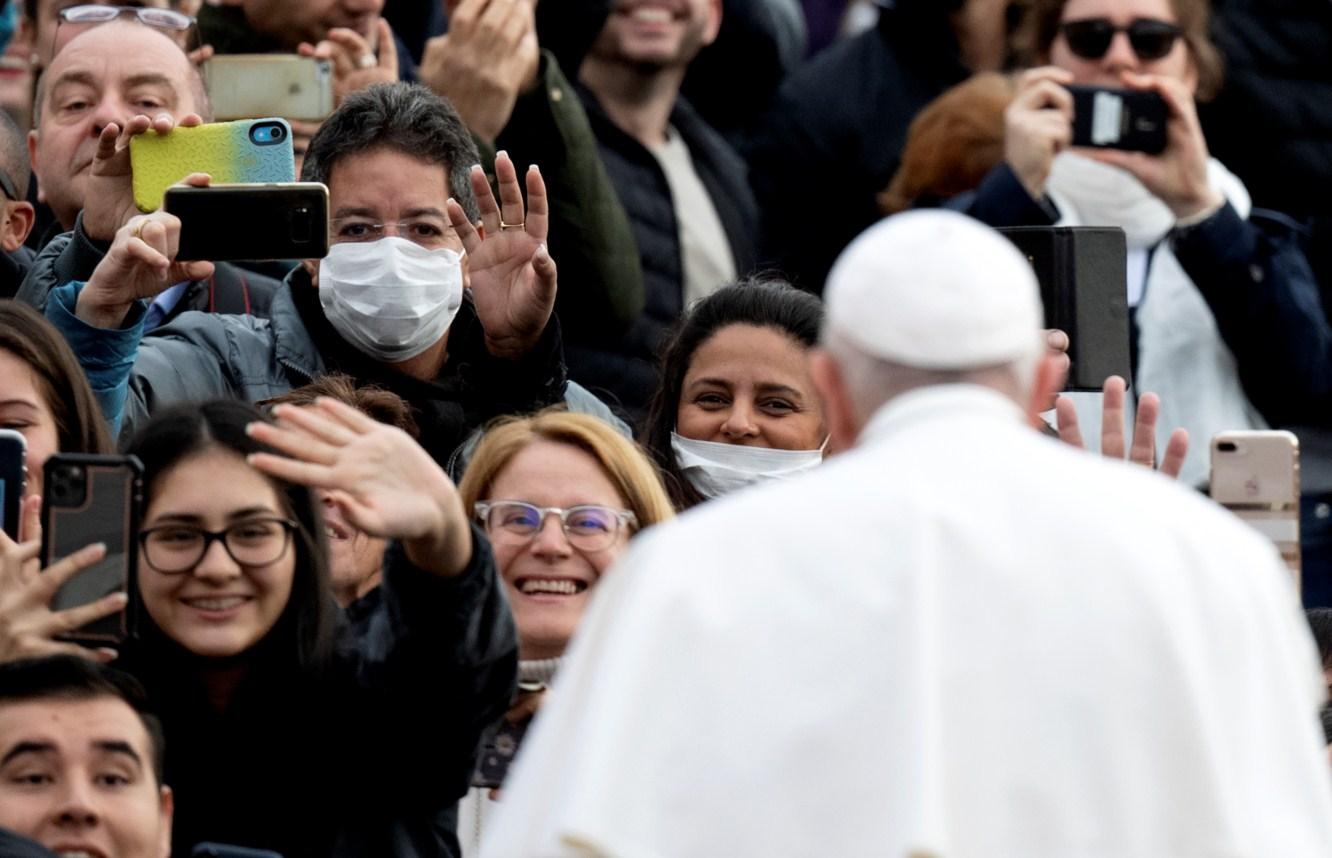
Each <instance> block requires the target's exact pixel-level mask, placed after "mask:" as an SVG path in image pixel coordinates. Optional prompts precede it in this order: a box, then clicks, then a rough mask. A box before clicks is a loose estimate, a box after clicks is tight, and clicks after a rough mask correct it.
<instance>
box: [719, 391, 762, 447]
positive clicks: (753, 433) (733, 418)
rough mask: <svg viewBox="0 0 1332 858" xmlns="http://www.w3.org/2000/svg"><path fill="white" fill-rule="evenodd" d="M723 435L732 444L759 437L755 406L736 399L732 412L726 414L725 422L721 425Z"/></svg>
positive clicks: (738, 398)
mask: <svg viewBox="0 0 1332 858" xmlns="http://www.w3.org/2000/svg"><path fill="white" fill-rule="evenodd" d="M721 433H722V435H724V436H725V437H726V440H727V441H729V442H732V443H735V442H738V441H742V440H744V439H745V438H754V437H757V436H758V433H759V429H758V424H757V423H756V422H755V421H754V404H753V403H752V402H749V401H748V400H746V399H741V398H740V397H736V399H735V401H734V402H733V403H732V404H731V410H730V411H728V412H727V414H726V420H725V422H723V423H722V425H721Z"/></svg>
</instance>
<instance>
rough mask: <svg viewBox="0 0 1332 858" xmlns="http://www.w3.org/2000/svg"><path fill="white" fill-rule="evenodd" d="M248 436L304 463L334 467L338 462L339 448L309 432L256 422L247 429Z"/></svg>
mask: <svg viewBox="0 0 1332 858" xmlns="http://www.w3.org/2000/svg"><path fill="white" fill-rule="evenodd" d="M245 431H246V434H248V435H249V436H250V437H251V438H253V439H255V440H256V441H259V442H260V443H263V444H267V445H268V446H269V447H272V448H273V449H274V450H277V451H278V452H279V453H282V454H283V455H286V456H290V457H291V458H293V459H299V460H300V461H302V462H310V463H313V464H316V465H333V464H335V463H336V462H337V461H338V452H339V449H340V448H338V447H334V446H333V445H331V444H326V443H324V442H323V441H320V440H319V439H318V438H315V437H314V436H312V435H311V434H310V433H308V432H301V431H293V430H291V429H284V428H282V427H281V426H275V425H273V424H272V423H265V422H263V421H262V420H258V421H255V422H254V423H251V424H250V425H248V426H247V427H245Z"/></svg>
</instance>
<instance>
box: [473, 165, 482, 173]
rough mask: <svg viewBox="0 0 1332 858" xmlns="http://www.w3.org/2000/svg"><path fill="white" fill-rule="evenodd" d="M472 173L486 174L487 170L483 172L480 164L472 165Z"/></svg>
mask: <svg viewBox="0 0 1332 858" xmlns="http://www.w3.org/2000/svg"><path fill="white" fill-rule="evenodd" d="M472 172H473V173H484V172H485V170H482V169H481V165H480V164H473V165H472Z"/></svg>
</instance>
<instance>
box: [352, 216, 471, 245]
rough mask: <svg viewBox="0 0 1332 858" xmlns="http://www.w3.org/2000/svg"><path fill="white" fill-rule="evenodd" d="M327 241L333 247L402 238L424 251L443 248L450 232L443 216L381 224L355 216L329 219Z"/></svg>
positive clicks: (419, 217) (371, 219) (447, 222)
mask: <svg viewBox="0 0 1332 858" xmlns="http://www.w3.org/2000/svg"><path fill="white" fill-rule="evenodd" d="M328 226H329V241H330V242H331V243H333V244H337V243H339V242H344V241H354V242H371V241H379V240H380V239H381V238H384V237H385V236H388V235H394V236H397V237H398V238H405V239H407V240H408V241H410V242H412V243H413V244H419V245H420V246H422V247H424V248H426V249H427V250H435V249H437V248H440V247H443V246H445V245H444V243H445V241H446V240H447V239H448V237H449V234H450V233H451V232H452V231H453V227H452V225H451V224H450V223H449V221H448V218H446V217H445V216H444V215H443V214H439V215H435V214H422V215H419V216H417V217H411V218H404V219H403V220H399V221H389V222H381V221H376V220H374V219H373V218H368V217H361V216H359V215H348V216H346V217H335V218H330V219H329V222H328Z"/></svg>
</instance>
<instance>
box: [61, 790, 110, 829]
mask: <svg viewBox="0 0 1332 858" xmlns="http://www.w3.org/2000/svg"><path fill="white" fill-rule="evenodd" d="M63 783H64V789H63V792H62V794H61V796H60V800H59V801H58V802H57V803H56V805H55V807H54V817H55V823H56V825H57V826H58V827H60V828H64V829H71V828H74V829H83V828H92V827H94V826H96V825H97V823H98V821H99V819H100V817H99V815H98V813H97V805H96V802H94V801H93V796H92V788H91V785H90V784H88V783H87V782H85V781H84V780H83V779H82V778H65V779H63Z"/></svg>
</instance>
